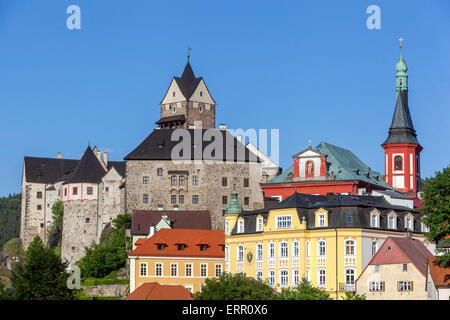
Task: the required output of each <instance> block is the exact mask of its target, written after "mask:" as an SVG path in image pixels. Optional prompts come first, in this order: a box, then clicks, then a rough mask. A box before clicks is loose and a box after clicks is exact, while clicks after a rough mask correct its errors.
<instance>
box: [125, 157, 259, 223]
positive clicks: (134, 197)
mask: <svg viewBox="0 0 450 320" xmlns="http://www.w3.org/2000/svg"><path fill="white" fill-rule="evenodd" d="M157 168H162V169H163V175H162V176H158V175H157ZM170 171H187V172H186V173H170ZM144 176H148V177H149V184H143V177H144ZM171 176H176V177H177V186H175V187H173V186H171ZM179 176H184V177H185V185H184V186H182V187H180V186H178V182H179ZM126 177H127V182H126V191H125V192H126V196H125V198H126V210H127V212H128V213H132V211H133V210H157V209H158V208H159V207H160V208H163V209H164V210H174V209H176V208H178V209H179V210H209V211H210V212H211V222H212V226H213V229H223V228H224V219H223V211H224V210H225V208H226V206H227V203H228V202H229V200H230V197H231V192H232V190H233V186H234V185H236V191H237V192H238V199H239V202H240V203H241V205H242V207H243V208H244V210H254V209H260V208H262V207H263V194H262V191H261V189H260V186H259V182H260V179H261V165H260V164H258V163H252V164H249V163H243V162H241V163H236V162H235V163H229V164H226V163H224V164H206V163H204V162H202V163H201V164H195V163H193V162H192V161H191V162H190V163H188V164H175V163H174V162H172V161H170V160H169V161H168V160H165V161H159V160H144V161H137V160H131V161H127V163H126ZM193 177H198V179H199V183H198V186H193ZM222 177H226V178H227V186H222ZM244 178H248V179H249V186H248V187H244ZM144 194H148V195H149V201H148V203H144V202H143V196H144ZM172 195H175V196H176V199H177V201H176V202H177V203H176V204H172V203H171V196H172ZM180 195H184V203H183V204H181V203H179V196H180ZM193 195H198V196H199V202H198V204H194V203H193V201H192V200H193V199H192V198H193ZM222 196H226V197H227V201H226V202H227V203H225V204H223V203H222ZM244 197H248V200H249V201H248V205H246V204H245V203H244Z"/></svg>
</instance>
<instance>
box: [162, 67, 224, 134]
mask: <svg viewBox="0 0 450 320" xmlns="http://www.w3.org/2000/svg"><path fill="white" fill-rule="evenodd" d="M194 121H201V122H202V127H203V128H204V129H210V128H215V126H216V102H215V101H214V99H213V98H212V97H211V94H210V93H209V90H208V88H207V87H206V84H205V81H204V80H203V78H202V77H200V78H196V77H195V75H194V71H193V70H192V67H191V65H190V63H189V60H188V62H187V64H186V67H185V68H184V71H183V74H182V75H181V77H173V79H172V82H171V83H170V86H169V89H168V90H167V92H166V94H165V96H164V98H163V99H162V101H161V119H160V120H158V121H157V122H156V124H157V125H158V126H159V127H160V128H161V129H174V128H186V129H192V128H194Z"/></svg>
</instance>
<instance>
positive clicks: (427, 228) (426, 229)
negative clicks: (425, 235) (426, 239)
mask: <svg viewBox="0 0 450 320" xmlns="http://www.w3.org/2000/svg"><path fill="white" fill-rule="evenodd" d="M420 226H421V229H422V232H430V228H429V227H427V225H426V224H425V223H424V222H423V221H422V222H420Z"/></svg>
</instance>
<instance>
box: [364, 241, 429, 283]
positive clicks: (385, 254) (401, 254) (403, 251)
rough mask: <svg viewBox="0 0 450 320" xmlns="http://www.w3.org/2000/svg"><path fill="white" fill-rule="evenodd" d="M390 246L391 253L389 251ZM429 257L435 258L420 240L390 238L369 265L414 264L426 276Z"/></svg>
mask: <svg viewBox="0 0 450 320" xmlns="http://www.w3.org/2000/svg"><path fill="white" fill-rule="evenodd" d="M389 246H390V247H391V251H388V249H387V248H388V247H389ZM429 256H433V255H432V253H431V252H430V251H429V250H428V249H427V248H426V247H425V246H424V245H423V243H422V242H420V241H419V240H415V239H411V238H397V237H388V238H387V239H386V241H385V242H384V243H383V245H382V246H381V248H380V250H378V252H377V253H376V254H375V256H374V257H373V258H372V260H371V261H370V263H369V264H371V265H377V264H380V265H382V264H400V263H413V264H414V265H415V266H416V268H417V269H418V270H419V271H420V272H421V273H422V274H423V275H424V276H425V275H426V274H427V258H428V257H429Z"/></svg>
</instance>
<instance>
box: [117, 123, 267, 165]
mask: <svg viewBox="0 0 450 320" xmlns="http://www.w3.org/2000/svg"><path fill="white" fill-rule="evenodd" d="M175 130H180V129H164V130H162V129H155V130H153V132H152V133H150V135H149V136H148V137H147V138H145V140H144V141H142V142H141V144H140V145H139V146H137V148H136V149H134V150H133V151H132V152H131V153H130V154H128V155H127V156H126V157H125V158H124V159H125V160H173V159H172V149H173V148H174V147H175V146H176V145H177V144H179V143H180V141H172V133H173V132H174V131H175ZM181 130H186V132H187V133H188V134H189V135H190V143H191V152H190V160H195V158H194V157H196V155H197V154H200V152H199V151H197V149H196V148H198V146H197V145H196V144H195V143H194V142H195V141H194V134H198V135H201V136H202V137H203V135H204V134H205V132H206V131H207V130H206V129H202V130H201V132H198V131H200V129H181ZM209 130H215V129H209ZM195 131H197V132H196V133H194V132H195ZM215 131H216V133H218V134H221V135H222V149H221V150H220V151H222V155H223V156H222V158H221V159H219V160H222V161H230V160H232V159H230V160H228V159H227V156H228V155H227V152H226V151H227V150H233V154H231V155H230V156H232V157H234V159H237V160H238V161H237V162H244V161H245V162H255V161H258V162H260V159H259V158H258V157H257V156H256V155H255V154H254V153H252V152H251V151H249V150H248V149H247V148H245V146H244V145H243V144H242V143H240V142H239V141H238V140H237V139H236V138H235V137H233V136H232V135H231V134H230V133H229V132H228V131H226V130H215ZM180 140H181V139H180ZM210 144H212V145H214V144H215V141H211V142H209V141H203V142H202V152H201V154H200V155H201V156H202V155H203V152H204V150H205V148H206V147H207V146H208V145H210ZM241 154H242V155H243V157H242V158H243V159H238V155H241ZM182 160H184V159H182ZM186 160H188V159H186ZM203 160H215V159H211V158H210V157H209V158H208V157H205V158H204V159H203Z"/></svg>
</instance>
